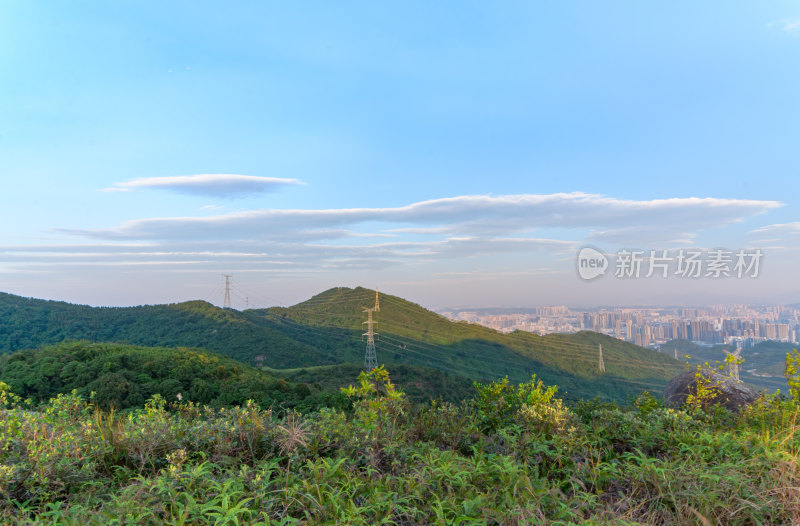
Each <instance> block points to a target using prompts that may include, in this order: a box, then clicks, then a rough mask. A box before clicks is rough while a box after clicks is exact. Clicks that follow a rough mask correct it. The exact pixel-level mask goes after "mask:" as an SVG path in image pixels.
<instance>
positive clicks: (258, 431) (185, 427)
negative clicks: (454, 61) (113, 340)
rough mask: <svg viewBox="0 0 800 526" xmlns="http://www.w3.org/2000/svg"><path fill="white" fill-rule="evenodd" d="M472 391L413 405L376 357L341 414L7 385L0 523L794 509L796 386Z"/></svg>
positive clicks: (755, 519)
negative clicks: (665, 399)
mask: <svg viewBox="0 0 800 526" xmlns="http://www.w3.org/2000/svg"><path fill="white" fill-rule="evenodd" d="M475 387H476V392H475V396H474V398H473V399H472V400H469V401H466V402H464V403H462V404H460V405H455V404H452V403H444V402H432V403H429V404H425V405H422V406H412V405H411V404H410V403H409V402H408V400H407V398H406V396H405V395H404V393H402V392H401V391H399V390H398V389H397V388H396V387H395V386H394V385H393V384H392V382H391V381H390V379H389V373H388V372H387V371H386V370H385V369H383V368H378V369H375V370H373V371H370V372H365V373H362V374H361V375H360V376H359V378H358V380H357V383H356V384H355V385H353V386H351V387H349V388H347V389H345V390H344V394H345V395H346V396H347V397H348V399H349V400H350V404H351V407H350V408H348V409H347V410H346V411H343V410H340V409H335V408H323V409H320V410H319V411H317V412H315V413H310V414H306V415H302V414H299V413H297V412H294V411H285V412H281V413H279V414H277V413H273V412H272V411H271V410H268V409H267V410H265V409H262V408H260V407H259V406H258V405H257V404H255V403H252V402H249V403H246V404H243V405H240V406H233V407H208V406H202V405H198V404H195V403H193V402H192V401H190V400H186V399H184V400H179V401H177V402H175V403H167V401H166V400H165V399H164V398H162V397H161V396H153V397H151V398H150V399H149V400H148V401H147V403H146V404H145V406H144V407H142V408H139V409H134V410H132V411H129V412H127V413H124V414H118V413H115V412H113V411H111V410H105V409H102V408H99V407H98V406H97V405H96V404H95V403H94V402H93V401H92V400H91V399H86V398H84V397H82V396H80V395H79V394H78V393H76V392H73V393H71V394H66V395H60V396H58V397H55V398H52V399H51V400H50V401H49V402H48V403H46V404H44V405H42V406H33V405H32V404H31V403H29V402H26V401H25V400H22V399H21V398H20V397H19V396H16V395H15V394H14V393H13V392H12V391H11V389H10V388H9V387H8V386H7V385H5V384H0V523H3V524H5V523H20V524H40V523H44V524H86V525H91V524H123V523H124V524H163V523H169V524H257V523H262V524H299V523H302V524H365V525H366V524H379V523H384V524H398V525H399V524H403V525H413V524H419V525H423V524H463V525H468V524H545V523H575V522H589V523H594V524H611V523H613V524H664V525H666V524H797V523H800V511H798V510H800V507H799V506H798V502H800V493H799V492H798V489H797V488H798V487H800V468H798V464H797V462H798V461H797V459H798V453H799V452H800V436H799V435H798V433H797V429H798V425H800V422H798V418H797V416H798V402H797V400H796V399H795V398H785V397H781V396H770V397H763V398H762V399H760V400H759V401H758V402H756V403H755V404H753V405H751V406H750V407H749V408H747V409H746V410H745V411H743V412H741V413H740V414H737V415H728V417H727V418H709V417H708V413H706V409H704V407H703V405H702V404H699V405H698V406H696V407H686V408H682V409H673V408H667V407H664V405H663V404H662V403H661V401H660V400H659V399H658V398H656V397H654V396H651V395H649V394H647V393H642V395H640V396H639V397H637V398H636V399H635V400H632V401H631V403H630V404H629V405H627V406H617V405H614V404H609V403H604V402H599V401H586V402H582V403H580V404H578V405H577V406H575V407H572V408H571V407H567V406H566V405H565V404H564V403H563V402H562V401H561V400H560V399H559V398H558V391H557V389H556V388H555V387H553V386H545V385H544V384H543V383H542V382H541V381H539V380H537V379H536V378H535V377H534V378H532V379H531V381H530V382H527V383H524V384H519V385H513V384H511V383H510V382H509V381H508V379H502V380H499V381H497V382H494V383H490V384H478V385H476V386H475ZM709 410H710V409H709Z"/></svg>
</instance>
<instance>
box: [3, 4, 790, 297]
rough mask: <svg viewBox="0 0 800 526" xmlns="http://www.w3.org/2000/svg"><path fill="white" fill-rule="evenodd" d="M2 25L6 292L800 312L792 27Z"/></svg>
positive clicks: (68, 13) (421, 17) (9, 14)
mask: <svg viewBox="0 0 800 526" xmlns="http://www.w3.org/2000/svg"><path fill="white" fill-rule="evenodd" d="M0 11H1V12H2V15H3V16H0V95H2V96H0V175H2V178H3V182H4V187H3V196H4V198H5V199H4V206H3V207H0V221H1V222H2V224H3V227H4V228H3V230H2V235H0V291H4V292H8V293H12V294H18V295H22V296H30V297H38V298H44V299H55V300H64V301H70V302H73V303H83V304H90V305H118V306H126V305H138V304H153V303H173V302H180V301H186V300H192V299H205V300H209V301H212V302H218V303H219V302H220V300H219V298H217V297H215V296H214V293H215V290H216V289H217V288H218V287H219V286H220V280H221V276H222V275H223V274H228V275H233V276H234V280H235V283H236V284H237V286H239V287H240V289H241V290H243V291H246V292H247V294H248V295H250V296H252V297H253V299H254V301H256V300H255V298H256V297H258V298H261V300H259V301H258V305H259V306H269V305H279V304H294V303H297V302H300V301H303V300H305V299H307V298H309V297H311V296H312V295H314V294H317V293H319V292H321V291H323V290H326V289H328V288H331V287H336V286H350V287H352V286H364V287H370V288H378V289H380V290H382V291H385V292H387V293H390V294H394V295H398V296H402V297H404V298H408V299H410V300H412V301H415V302H418V303H420V304H422V305H424V306H426V307H429V308H433V309H441V308H444V307H445V306H448V305H469V304H473V305H474V304H483V305H497V306H525V305H537V304H538V305H541V304H557V303H558V304H570V305H602V304H605V305H630V304H660V305H667V304H700V303H728V302H732V303H759V302H763V303H787V304H788V303H796V302H799V301H800V277H798V274H797V272H796V271H795V268H796V261H797V260H798V259H800V243H798V240H799V239H800V216H798V213H797V209H798V205H800V178H798V177H797V169H798V168H797V167H798V159H799V157H798V154H800V146H798V144H800V137H799V136H798V130H797V126H796V123H797V122H798V121H800V107H798V105H797V104H796V94H797V93H798V92H800V70H798V69H797V68H795V67H792V65H793V64H794V63H795V62H796V57H797V53H798V51H800V7H798V5H797V4H796V3H792V2H788V1H776V2H761V3H757V4H743V5H730V4H729V3H726V2H721V1H716V2H709V3H703V4H702V5H699V4H697V3H692V2H678V3H672V4H669V5H641V4H640V3H637V2H620V3H617V4H613V5H598V4H595V3H593V2H578V3H574V4H569V5H562V4H557V5H532V4H530V3H527V2H508V3H504V4H502V5H489V4H481V3H466V4H464V3H460V2H459V3H455V2H445V3H441V4H437V5H430V4H429V3H425V2H407V3H403V4H381V5H377V4H368V5H362V4H359V3H346V4H335V5H334V4H329V3H324V2H312V3H310V4H308V5H306V6H305V7H300V6H292V5H276V4H266V3H261V2H249V1H248V2H241V3H237V5H235V6H229V5H226V6H224V8H223V6H220V5H218V4H215V3H213V2H180V1H179V2H171V3H169V4H166V5H164V4H163V3H157V2H150V1H144V2H116V3H114V4H108V3H106V2H99V1H90V2H87V3H82V4H81V5H80V6H76V5H52V4H48V3H44V2H38V1H27V0H11V1H9V2H5V3H4V4H3V6H2V8H0ZM587 248H591V250H594V251H595V252H596V253H598V254H602V255H604V257H607V258H608V264H609V268H608V271H607V272H606V273H605V274H603V275H597V276H592V277H591V278H587V276H584V275H581V274H580V272H579V270H580V263H579V261H578V258H579V254H580V253H581V251H582V250H583V249H587ZM682 251H683V252H682ZM689 251H700V252H702V254H703V258H704V261H706V263H705V265H709V264H711V265H717V267H716V268H718V265H719V264H720V261H721V259H720V257H721V256H720V257H716V263H713V261H715V254H722V253H724V254H726V256H725V257H729V260H726V261H728V262H729V267H726V268H728V273H727V275H725V274H724V273H723V274H722V275H714V273H713V269H714V268H715V267H713V266H712V267H711V268H710V270H711V271H712V272H711V273H710V274H709V273H707V270H709V267H707V266H704V267H703V270H702V272H699V273H697V275H695V273H693V272H683V274H681V268H682V267H680V265H684V264H685V260H684V259H680V258H679V255H680V254H688V253H689ZM637 252H641V255H642V256H643V257H644V258H645V259H646V257H648V256H649V255H650V254H652V255H653V256H652V257H653V258H655V257H668V258H669V265H667V264H666V263H665V260H664V259H662V260H661V264H662V265H661V266H658V267H657V269H656V271H655V272H650V275H649V277H648V276H637V275H634V272H633V271H634V267H632V266H625V267H624V268H622V270H621V272H620V273H619V275H615V274H616V270H618V269H619V268H620V267H619V262H620V261H624V259H621V258H624V257H628V256H626V254H627V255H630V254H635V253H637ZM739 253H744V254H748V255H750V256H752V255H754V254H759V260H758V261H759V267H758V273H757V275H755V276H754V275H753V274H754V273H753V272H750V273H749V274H748V273H747V272H744V273H741V272H737V270H738V271H741V270H743V268H744V269H745V270H746V269H747V268H750V267H742V266H738V267H737V266H736V265H737V254H739ZM663 254H668V256H661V255H663ZM728 255H729V256H728ZM631 261H632V262H635V260H631ZM588 264H589V263H587V268H588ZM645 264H646V263H645ZM667 266H669V268H668V269H667V268H666V267H667ZM662 269H664V274H661V275H660V271H661V270H662ZM683 269H684V270H686V269H685V267H683ZM648 270H651V271H652V270H654V269H653V268H650V269H646V267H643V270H642V274H648ZM667 270H668V272H667ZM751 270H752V269H751ZM738 274H743V275H741V276H739V275H738ZM663 276H667V277H663Z"/></svg>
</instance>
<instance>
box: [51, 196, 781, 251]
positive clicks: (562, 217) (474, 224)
mask: <svg viewBox="0 0 800 526" xmlns="http://www.w3.org/2000/svg"><path fill="white" fill-rule="evenodd" d="M780 206H782V203H780V202H777V201H756V200H747V199H719V198H696V197H689V198H673V199H655V200H650V201H633V200H624V199H617V198H612V197H606V196H602V195H596V194H583V193H571V194H547V195H535V194H524V195H508V196H496V197H495V196H459V197H452V198H446V199H435V200H430V201H421V202H418V203H412V204H410V205H407V206H402V207H396V208H345V209H327V210H279V209H266V210H250V211H246V212H236V213H230V214H221V215H215V216H209V217H173V218H148V219H138V220H134V221H129V222H126V223H123V224H121V225H120V226H118V227H116V228H111V229H96V230H61V231H62V232H68V233H71V234H75V235H82V236H87V237H90V238H95V239H117V240H122V239H140V240H190V239H254V240H262V241H264V240H270V239H287V238H294V237H305V238H317V239H330V238H333V237H347V236H348V235H351V234H348V232H347V231H346V230H343V229H344V228H345V227H348V226H354V225H357V224H361V223H366V222H378V223H385V224H386V225H387V227H389V231H390V232H398V230H397V228H396V227H397V225H398V224H408V225H414V226H422V227H427V228H431V227H432V228H433V229H434V230H428V231H429V232H431V233H433V232H435V231H436V229H439V231H440V232H442V233H445V232H446V233H450V234H451V235H468V236H474V235H481V236H498V235H500V236H506V235H509V234H519V233H523V232H526V231H530V230H533V229H541V228H571V229H592V230H598V231H602V230H611V229H620V228H622V229H635V230H636V231H637V233H638V235H640V236H645V237H646V236H647V234H648V232H659V233H663V232H668V233H669V234H670V235H671V238H674V239H682V240H685V239H689V238H691V236H692V233H694V232H698V231H702V230H706V229H711V228H719V227H722V226H725V225H728V224H731V223H736V222H740V221H743V220H744V219H746V218H748V217H750V216H753V215H756V214H759V213H762V212H766V211H768V210H771V209H774V208H777V207H780ZM660 239H661V237H660Z"/></svg>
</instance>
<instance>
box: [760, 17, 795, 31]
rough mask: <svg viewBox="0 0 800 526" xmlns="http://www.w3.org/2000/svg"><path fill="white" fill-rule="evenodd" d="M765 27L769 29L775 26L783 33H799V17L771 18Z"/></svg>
mask: <svg viewBox="0 0 800 526" xmlns="http://www.w3.org/2000/svg"><path fill="white" fill-rule="evenodd" d="M767 27H769V28H770V29H773V28H777V29H780V30H781V31H784V32H785V33H790V34H796V35H800V18H781V19H779V20H773V21H772V22H770V23H769V24H767Z"/></svg>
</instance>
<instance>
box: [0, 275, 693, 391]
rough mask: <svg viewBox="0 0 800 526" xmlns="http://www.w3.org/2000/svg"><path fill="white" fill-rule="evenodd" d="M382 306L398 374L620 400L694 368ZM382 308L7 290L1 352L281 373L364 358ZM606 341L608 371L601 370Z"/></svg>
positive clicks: (381, 340) (385, 357) (413, 307)
mask: <svg viewBox="0 0 800 526" xmlns="http://www.w3.org/2000/svg"><path fill="white" fill-rule="evenodd" d="M379 301H380V310H379V311H377V312H375V313H374V319H375V321H376V332H377V333H378V336H377V337H376V348H377V354H378V360H379V363H384V364H386V365H387V367H389V368H390V371H391V367H392V366H399V365H404V366H417V367H424V368H428V369H435V370H438V371H441V372H443V373H447V374H449V375H451V376H454V377H458V378H461V379H463V380H466V381H470V382H471V381H488V380H493V379H496V378H501V377H504V376H508V377H509V379H510V380H512V381H514V382H524V381H527V380H528V379H530V377H531V375H532V374H536V375H537V376H538V377H539V378H541V379H542V380H543V381H545V382H546V383H548V384H554V385H558V386H559V389H560V391H561V392H562V393H563V394H564V396H565V397H566V398H572V399H577V398H592V397H595V396H600V397H601V398H607V399H617V400H620V399H624V398H625V397H628V396H630V395H633V394H637V393H638V392H641V391H642V390H645V389H646V390H651V391H655V392H658V391H659V390H660V389H661V388H663V386H664V385H665V384H666V381H667V380H668V379H669V378H671V377H672V376H674V375H675V374H677V373H678V372H680V371H681V370H682V368H681V365H680V363H679V362H677V361H675V360H673V359H672V358H670V357H669V356H666V355H664V354H661V353H657V352H655V351H651V350H649V349H644V348H641V347H637V346H635V345H632V344H629V343H626V342H622V341H620V340H616V339H614V338H610V337H607V336H604V335H601V334H597V333H590V332H584V333H578V334H572V335H558V334H556V335H547V336H539V335H535V334H532V333H526V332H521V331H519V332H514V333H511V334H502V333H499V332H497V331H494V330H492V329H489V328H487V327H483V326H480V325H475V324H469V323H464V322H453V321H450V320H448V319H446V318H445V317H443V316H441V315H439V314H436V313H434V312H432V311H430V310H427V309H425V308H423V307H421V306H420V305H417V304H415V303H412V302H409V301H406V300H404V299H402V298H399V297H396V296H392V295H387V294H380V300H379ZM374 304H375V292H374V291H373V290H369V289H364V288H361V287H358V288H355V289H350V288H343V287H339V288H333V289H329V290H327V291H324V292H322V293H320V294H318V295H316V296H314V297H312V298H310V299H308V300H306V301H304V302H301V303H299V304H297V305H294V306H292V307H288V308H282V307H273V308H269V309H253V310H246V311H236V310H231V309H221V308H219V307H215V306H213V305H211V304H209V303H207V302H203V301H190V302H185V303H178V304H172V305H148V306H140V307H113V308H109V307H99V308H98V307H87V306H79V305H71V304H68V303H63V302H49V301H45V300H35V299H26V298H20V297H18V296H13V295H10V294H0V320H2V323H0V352H2V351H6V352H7V351H13V350H19V349H25V348H36V347H40V346H42V345H46V344H51V343H57V342H59V341H63V340H74V339H85V340H90V341H98V342H100V341H104V342H110V341H115V342H125V343H131V344H135V345H144V346H159V347H192V348H202V349H206V350H209V351H212V352H217V353H220V354H223V355H225V356H229V357H231V358H234V359H236V360H239V361H242V362H244V363H246V364H250V365H254V366H260V367H268V368H271V369H294V368H307V370H311V369H309V368H315V367H320V366H332V365H342V364H359V363H362V362H363V356H364V349H365V343H364V341H363V333H364V330H365V329H364V321H365V319H366V315H365V313H364V310H365V309H366V308H369V307H374V306H375V305H374ZM600 345H602V348H603V358H604V363H605V371H606V372H605V373H601V372H600V371H599V346H600ZM323 371H324V370H322V369H320V370H318V373H319V374H327V373H323ZM308 379H309V381H313V377H308ZM346 380H347V381H352V378H347V379H346Z"/></svg>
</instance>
